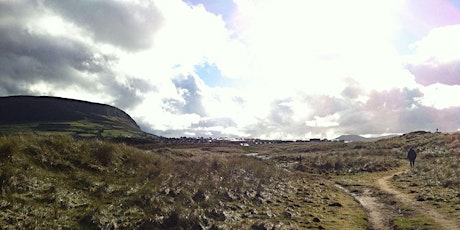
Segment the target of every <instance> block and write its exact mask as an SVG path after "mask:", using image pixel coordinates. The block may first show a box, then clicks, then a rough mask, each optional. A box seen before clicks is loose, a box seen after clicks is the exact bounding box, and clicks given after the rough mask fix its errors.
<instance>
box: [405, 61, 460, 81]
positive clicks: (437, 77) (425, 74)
mask: <svg viewBox="0 0 460 230" xmlns="http://www.w3.org/2000/svg"><path fill="white" fill-rule="evenodd" d="M406 68H407V69H408V70H409V71H410V72H411V73H412V74H413V75H414V76H415V80H416V82H417V83H419V84H421V85H424V86H428V85H432V84H435V83H441V84H445V85H460V60H456V61H451V62H445V63H442V62H437V61H436V60H431V61H430V62H426V63H422V64H418V65H408V66H407V67H406Z"/></svg>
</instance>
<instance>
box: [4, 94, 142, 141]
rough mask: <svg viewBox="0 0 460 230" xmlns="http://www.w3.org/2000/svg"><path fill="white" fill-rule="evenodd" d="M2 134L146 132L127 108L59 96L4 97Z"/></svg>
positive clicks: (82, 135)
mask: <svg viewBox="0 0 460 230" xmlns="http://www.w3.org/2000/svg"><path fill="white" fill-rule="evenodd" d="M0 108H1V113H0V134H8V133H17V132H21V133H28V132H33V133H38V134H71V135H76V136H81V137H93V136H99V137H126V136H143V135H146V133H144V132H143V131H142V130H141V129H140V128H139V126H138V125H137V123H136V122H135V121H134V120H133V119H132V118H131V117H130V116H129V115H128V114H127V113H125V112H124V111H122V110H120V109H118V108H116V107H113V106H110V105H105V104H99V103H92V102H87V101H80V100H74V99H66V98H59V97H36V96H9V97H0Z"/></svg>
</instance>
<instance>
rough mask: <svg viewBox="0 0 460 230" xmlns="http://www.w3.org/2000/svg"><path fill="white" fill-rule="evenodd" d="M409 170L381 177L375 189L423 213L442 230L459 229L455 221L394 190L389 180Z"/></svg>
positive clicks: (459, 226)
mask: <svg viewBox="0 0 460 230" xmlns="http://www.w3.org/2000/svg"><path fill="white" fill-rule="evenodd" d="M407 171H409V170H402V171H398V172H396V173H393V174H391V175H388V176H385V177H382V178H380V179H378V180H377V183H376V184H377V187H378V189H380V190H381V191H383V192H385V193H388V194H391V195H393V196H394V197H395V198H396V199H397V200H399V201H400V202H402V203H403V204H405V205H406V206H409V207H412V208H414V209H415V210H417V212H419V213H423V214H424V215H426V216H428V217H429V218H431V219H433V220H434V221H435V222H436V223H437V224H438V225H439V226H441V227H442V229H452V230H454V229H460V225H459V224H458V223H456V222H455V221H453V220H451V219H449V218H446V217H445V216H444V215H442V214H440V213H439V212H437V211H436V210H435V209H433V208H431V207H428V206H426V205H423V204H422V203H420V202H417V201H415V200H414V199H412V198H411V197H409V196H408V195H407V194H405V193H403V192H401V191H399V190H397V189H395V188H394V187H393V186H392V185H391V184H390V179H391V178H393V177H394V176H397V175H400V174H403V173H405V172H407Z"/></svg>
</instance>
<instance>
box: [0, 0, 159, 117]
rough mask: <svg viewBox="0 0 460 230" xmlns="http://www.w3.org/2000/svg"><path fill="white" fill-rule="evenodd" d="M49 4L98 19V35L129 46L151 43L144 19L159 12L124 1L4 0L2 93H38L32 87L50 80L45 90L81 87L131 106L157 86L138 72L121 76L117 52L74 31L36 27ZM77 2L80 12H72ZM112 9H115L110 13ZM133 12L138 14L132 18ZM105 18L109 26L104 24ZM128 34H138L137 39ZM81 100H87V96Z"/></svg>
mask: <svg viewBox="0 0 460 230" xmlns="http://www.w3.org/2000/svg"><path fill="white" fill-rule="evenodd" d="M91 4H93V5H91ZM49 5H52V6H53V7H54V9H55V10H56V12H58V11H57V10H58V9H59V10H62V14H65V15H67V14H69V15H67V17H69V18H71V19H75V22H76V23H77V22H78V23H82V24H85V23H89V24H91V22H94V23H95V24H94V26H93V27H91V28H90V29H94V30H97V32H95V33H97V34H96V35H95V36H98V37H99V36H100V37H101V39H102V40H104V39H108V41H113V42H115V43H117V45H123V46H125V48H126V47H127V48H141V47H143V46H144V45H149V43H148V42H149V41H150V37H149V36H147V35H146V33H147V32H145V31H143V30H142V28H145V29H148V27H149V26H150V25H149V26H147V25H145V23H150V22H151V21H149V20H150V19H152V20H153V18H154V17H157V16H148V17H151V18H145V17H147V14H148V12H147V11H149V10H154V9H153V8H152V7H153V6H151V5H150V6H148V7H146V8H142V7H140V6H131V5H127V3H126V4H125V3H120V2H108V1H52V2H46V1H45V2H42V1H3V2H0V94H1V95H14V94H35V93H37V92H36V91H33V90H32V89H31V87H32V86H33V85H35V84H38V83H40V84H42V85H46V86H47V88H48V89H49V90H50V92H44V93H46V94H48V95H55V92H53V89H59V90H65V89H67V88H80V89H82V90H84V91H85V92H95V93H97V94H101V93H102V94H107V95H110V97H111V98H113V101H104V102H103V103H109V104H113V105H115V106H117V107H120V108H122V109H128V108H132V107H134V106H136V105H137V104H138V103H140V101H141V100H142V97H141V96H139V95H141V94H142V93H145V92H147V91H149V90H155V88H154V87H153V86H151V84H149V83H148V82H146V81H145V80H142V79H138V78H136V77H135V76H127V77H128V78H127V80H126V81H125V83H120V82H118V81H116V80H115V79H116V77H117V76H119V75H120V73H116V72H114V71H113V70H112V66H113V65H114V64H115V63H116V62H117V61H118V57H116V56H114V55H107V54H104V53H102V52H100V51H99V50H98V48H97V47H95V46H94V45H91V44H87V43H85V42H84V41H81V40H79V39H75V38H73V37H72V35H71V34H69V35H59V36H57V35H50V34H48V33H42V32H40V30H39V29H37V28H33V27H31V24H30V22H34V21H39V20H40V18H41V17H43V16H44V15H47V14H48V13H49V12H48V11H47V8H46V7H48V6H49ZM72 7H75V9H74V10H79V12H77V11H75V12H73V11H72ZM123 7H126V8H123ZM70 11H72V12H70ZM83 11H84V12H83ZM111 11H113V13H110V12H111ZM131 13H132V15H130V14H131ZM77 14H79V15H80V16H77ZM94 14H100V15H99V16H100V17H99V18H97V16H95V15H94ZM131 16H132V18H136V19H131ZM74 17H76V18H74ZM80 17H83V18H80ZM114 18H118V19H120V20H125V19H126V21H124V22H122V23H116V20H115V21H114V20H112V19H114ZM103 19H104V20H105V23H106V24H107V25H106V26H104V25H103V23H104V20H103ZM110 20H112V21H110ZM135 20H137V21H135ZM136 23H139V25H137V24H136ZM115 24H116V25H115ZM135 24H136V25H135ZM152 25H156V24H155V23H153V24H152ZM87 26H89V25H87ZM124 27H127V28H124ZM87 29H88V28H87ZM111 30H113V34H112V35H114V36H115V37H116V38H115V37H114V39H115V40H110V37H108V36H109V33H110V32H111ZM144 35H145V36H144ZM129 36H133V39H131V38H130V37H129ZM137 36H140V37H141V38H138V37H137ZM134 37H136V39H134ZM116 39H127V40H126V43H123V41H121V40H116ZM147 40H148V41H147ZM78 99H82V100H85V98H78ZM101 102H102V101H101Z"/></svg>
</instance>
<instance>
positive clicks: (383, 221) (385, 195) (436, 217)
mask: <svg viewBox="0 0 460 230" xmlns="http://www.w3.org/2000/svg"><path fill="white" fill-rule="evenodd" d="M405 172H407V169H400V170H398V171H392V172H388V173H386V174H383V175H379V178H374V180H372V177H371V178H367V179H366V181H367V182H368V183H363V181H358V182H357V183H355V184H350V183H347V182H345V183H343V181H340V182H339V183H340V184H336V186H337V187H339V188H341V189H342V190H344V191H345V192H347V193H348V194H350V195H351V196H353V197H354V198H355V199H356V200H357V201H358V202H359V203H360V204H361V205H362V206H363V208H364V209H365V210H366V212H367V215H368V225H369V227H368V228H369V229H379V230H380V229H394V226H393V224H392V221H391V220H392V219H393V218H394V217H396V216H403V215H404V212H411V215H423V216H426V217H427V218H430V219H432V220H433V221H434V222H435V223H436V224H437V225H438V226H439V228H440V229H460V224H459V223H458V222H456V221H455V220H454V219H453V218H450V217H448V216H446V215H443V214H442V213H440V212H439V211H438V210H436V209H435V208H433V207H429V206H426V205H424V204H423V203H421V202H418V201H416V200H415V199H414V198H413V197H411V196H410V195H409V194H406V193H404V192H402V191H400V190H398V189H396V188H395V187H394V186H393V185H392V184H391V179H392V178H393V177H395V176H398V175H400V174H403V173H405ZM369 179H370V180H369Z"/></svg>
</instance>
